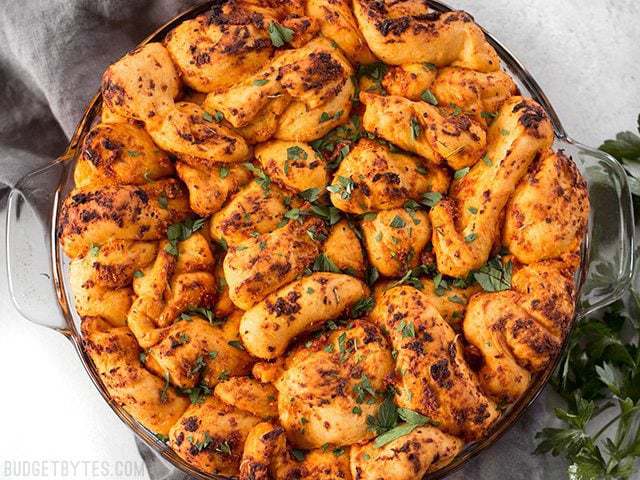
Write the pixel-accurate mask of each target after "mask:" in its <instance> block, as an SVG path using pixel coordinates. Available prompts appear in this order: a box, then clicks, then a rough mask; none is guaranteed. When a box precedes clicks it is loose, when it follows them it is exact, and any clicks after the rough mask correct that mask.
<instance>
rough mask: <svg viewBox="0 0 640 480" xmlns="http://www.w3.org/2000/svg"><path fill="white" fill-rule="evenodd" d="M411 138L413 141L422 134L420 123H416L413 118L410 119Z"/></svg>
mask: <svg viewBox="0 0 640 480" xmlns="http://www.w3.org/2000/svg"><path fill="white" fill-rule="evenodd" d="M410 125H411V137H412V138H413V139H414V140H417V139H418V138H419V137H420V134H421V133H422V127H421V126H420V123H418V120H416V119H415V118H413V117H412V118H411V122H410Z"/></svg>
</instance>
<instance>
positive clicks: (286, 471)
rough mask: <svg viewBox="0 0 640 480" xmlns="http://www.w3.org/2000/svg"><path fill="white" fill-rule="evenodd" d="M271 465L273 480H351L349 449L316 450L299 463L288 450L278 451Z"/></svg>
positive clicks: (307, 453) (307, 454)
mask: <svg viewBox="0 0 640 480" xmlns="http://www.w3.org/2000/svg"><path fill="white" fill-rule="evenodd" d="M278 453H279V454H278V455H275V458H274V461H273V462H272V465H271V471H272V475H273V478H274V480H292V479H303V478H304V480H336V479H340V480H351V472H350V471H349V449H348V448H342V449H337V450H336V449H316V450H311V451H309V452H306V455H305V456H304V459H303V460H302V461H299V460H298V459H297V458H295V457H294V456H293V454H292V453H291V451H289V450H286V449H284V450H279V451H278Z"/></svg>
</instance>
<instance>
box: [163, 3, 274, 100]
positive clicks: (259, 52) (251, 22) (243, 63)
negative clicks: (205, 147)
mask: <svg viewBox="0 0 640 480" xmlns="http://www.w3.org/2000/svg"><path fill="white" fill-rule="evenodd" d="M264 27H265V25H264V16H263V15H261V14H259V13H256V12H250V11H247V10H246V9H245V8H243V6H242V5H241V2H236V1H231V2H227V3H225V4H223V5H222V6H220V7H218V11H217V12H215V13H211V14H210V15H200V16H199V17H196V18H194V19H193V20H186V21H184V22H182V23H181V24H180V25H178V26H177V27H176V28H175V29H173V30H172V31H171V32H169V34H168V35H167V37H166V39H165V45H166V46H167V50H168V51H169V54H170V55H171V58H172V60H173V61H174V62H175V63H176V65H177V67H178V68H179V69H180V71H181V73H182V78H183V80H184V82H185V83H186V84H187V85H189V86H190V87H191V88H193V89H195V90H198V91H200V92H213V91H216V90H221V89H224V88H228V87H230V86H232V85H233V84H235V83H237V82H238V81H239V80H241V79H242V78H244V77H247V76H249V75H251V74H253V73H254V72H256V71H257V70H258V69H259V68H260V67H262V66H263V65H264V64H266V63H267V62H268V61H269V59H270V57H271V54H272V52H273V45H272V43H271V40H270V39H269V34H268V32H267V31H266V28H264Z"/></svg>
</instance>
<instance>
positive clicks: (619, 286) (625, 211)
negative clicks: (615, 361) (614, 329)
mask: <svg viewBox="0 0 640 480" xmlns="http://www.w3.org/2000/svg"><path fill="white" fill-rule="evenodd" d="M555 147H556V148H557V149H559V150H564V152H565V154H567V155H570V156H571V157H572V158H573V160H574V161H575V162H576V164H577V165H578V168H579V169H580V171H581V172H582V174H583V176H584V178H585V179H586V181H587V184H588V188H589V201H590V202H591V217H590V221H589V231H590V232H589V233H590V234H589V236H588V241H587V244H586V248H585V251H584V254H585V255H586V256H587V257H586V262H585V266H586V267H585V271H584V272H582V275H583V280H584V283H583V286H582V290H581V295H580V299H579V302H578V310H577V317H578V318H582V317H584V316H586V315H588V314H590V313H592V312H594V311H595V310H597V309H599V308H602V307H604V306H606V305H609V304H610V303H612V302H614V301H616V300H618V299H619V298H620V297H622V295H623V294H624V292H625V290H626V288H627V287H628V286H629V285H630V284H631V278H632V275H633V256H634V252H633V249H634V223H633V203H632V199H631V191H630V189H629V183H628V181H627V175H626V173H625V171H624V169H623V168H622V166H621V165H620V164H619V163H618V162H617V161H616V160H615V159H614V158H613V157H611V156H610V155H609V154H607V153H605V152H602V151H600V150H596V149H594V148H591V147H587V146H586V145H582V144H581V143H579V142H576V141H575V140H573V139H571V138H565V139H562V140H558V141H557V142H556V145H555Z"/></svg>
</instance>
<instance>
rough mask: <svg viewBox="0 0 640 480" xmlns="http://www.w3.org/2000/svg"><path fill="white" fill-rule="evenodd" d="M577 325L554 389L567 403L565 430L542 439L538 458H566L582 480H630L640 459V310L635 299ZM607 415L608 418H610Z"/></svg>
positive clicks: (561, 414)
mask: <svg viewBox="0 0 640 480" xmlns="http://www.w3.org/2000/svg"><path fill="white" fill-rule="evenodd" d="M630 300H631V302H630V303H631V305H629V308H628V309H625V306H624V304H623V303H621V302H618V303H617V304H614V305H613V306H612V307H610V308H608V309H607V310H606V311H605V312H604V313H603V314H602V315H594V316H591V317H588V318H585V319H584V320H582V321H581V322H580V323H578V325H576V327H575V329H574V331H573V333H572V335H571V337H570V339H569V346H568V349H567V353H566V355H565V357H564V358H563V359H562V361H561V363H560V366H559V367H558V369H557V371H556V372H555V374H554V377H553V381H552V384H553V385H554V387H555V389H556V390H557V391H558V392H559V393H560V395H562V396H563V398H565V400H566V401H567V408H566V409H560V408H558V409H556V411H555V414H556V417H558V418H559V419H560V420H562V422H563V426H562V427H561V428H545V429H543V430H542V431H541V432H539V433H538V434H537V435H536V438H538V439H539V440H540V443H539V444H538V447H537V449H536V453H551V454H552V455H562V456H564V457H566V458H567V459H568V460H569V462H570V466H569V469H568V476H569V478H570V479H576V480H587V479H588V480H592V479H593V480H595V479H604V480H614V479H616V480H617V479H630V478H632V475H633V474H634V473H635V472H637V471H638V466H639V459H640V348H639V347H638V339H639V337H640V321H639V320H638V317H637V313H638V311H639V310H640V302H639V297H638V295H637V294H636V293H635V292H632V295H631V299H630ZM605 412H606V414H605Z"/></svg>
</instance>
